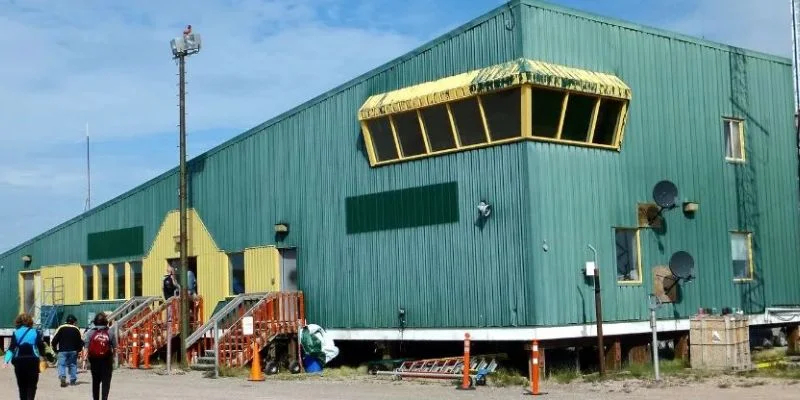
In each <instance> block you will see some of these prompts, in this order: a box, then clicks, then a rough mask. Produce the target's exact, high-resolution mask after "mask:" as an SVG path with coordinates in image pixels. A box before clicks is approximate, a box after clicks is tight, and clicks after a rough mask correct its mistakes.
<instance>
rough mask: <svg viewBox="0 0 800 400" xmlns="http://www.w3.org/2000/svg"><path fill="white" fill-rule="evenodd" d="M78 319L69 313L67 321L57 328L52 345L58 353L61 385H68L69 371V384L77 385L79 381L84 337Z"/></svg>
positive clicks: (51, 341)
mask: <svg viewBox="0 0 800 400" xmlns="http://www.w3.org/2000/svg"><path fill="white" fill-rule="evenodd" d="M77 322H78V319H77V318H75V316H74V315H68V316H67V321H66V323H65V324H64V325H61V326H59V327H58V329H56V333H55V335H53V339H51V340H50V345H51V346H52V347H53V350H55V351H56V353H57V354H58V377H59V379H60V380H61V387H66V386H67V372H69V384H70V385H75V384H76V383H77V382H78V353H80V351H81V350H83V337H82V336H81V330H80V328H78V326H77V325H76V323H77Z"/></svg>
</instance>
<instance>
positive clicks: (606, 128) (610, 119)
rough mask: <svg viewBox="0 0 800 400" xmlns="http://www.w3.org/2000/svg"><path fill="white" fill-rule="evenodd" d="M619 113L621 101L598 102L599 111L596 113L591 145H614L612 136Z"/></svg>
mask: <svg viewBox="0 0 800 400" xmlns="http://www.w3.org/2000/svg"><path fill="white" fill-rule="evenodd" d="M620 112H622V102H621V101H618V100H610V99H602V100H600V110H598V112H597V123H596V124H595V128H594V137H593V138H592V143H596V144H608V145H612V144H614V134H615V133H616V129H617V120H619V115H620Z"/></svg>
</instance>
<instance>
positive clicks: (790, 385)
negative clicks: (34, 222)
mask: <svg viewBox="0 0 800 400" xmlns="http://www.w3.org/2000/svg"><path fill="white" fill-rule="evenodd" d="M90 379H91V378H90V375H89V374H88V373H81V374H80V375H79V377H78V381H79V385H77V386H75V387H68V388H63V389H62V388H61V387H59V384H58V379H57V377H56V371H55V370H54V369H48V370H47V371H45V372H44V373H43V374H42V375H41V378H40V383H39V391H38V393H37V398H40V399H59V400H73V399H81V400H84V399H87V398H91V385H90ZM797 383H798V381H787V380H772V379H760V378H735V377H726V376H723V377H716V378H710V379H708V380H705V381H703V382H696V381H688V380H680V379H670V380H668V381H665V382H664V383H659V384H656V383H652V382H647V381H636V380H630V381H607V382H602V383H573V384H569V385H558V384H555V383H552V382H546V383H544V384H543V385H542V390H543V391H546V392H547V394H546V395H544V396H541V397H539V398H542V399H580V400H594V399H598V400H599V399H603V400H615V399H647V400H662V399H663V400H675V399H703V400H712V399H720V400H722V399H724V400H733V399H769V400H784V399H786V400H789V399H792V400H796V399H798V398H800V395H798V393H800V384H797ZM0 388H3V392H4V393H3V395H2V396H0V397H2V398H4V399H14V398H17V397H16V396H17V391H16V382H15V381H14V372H13V369H12V368H8V369H0ZM522 392H523V390H522V388H517V387H512V388H494V387H485V386H484V387H478V388H477V390H475V391H457V390H455V389H454V388H453V386H451V385H449V384H446V383H444V382H441V381H420V380H416V381H408V380H406V381H402V382H393V381H391V380H389V379H388V378H383V377H381V378H376V377H372V376H358V377H352V378H340V379H334V378H330V377H318V376H313V377H305V378H304V379H301V380H296V379H292V380H281V379H276V378H275V377H268V378H267V381H266V382H248V381H247V379H246V377H243V378H221V379H219V380H214V379H207V378H204V377H203V376H202V374H200V373H197V372H190V373H186V374H182V375H172V376H166V375H163V374H158V373H157V372H156V371H155V370H154V371H141V370H127V369H121V370H117V371H115V374H114V378H113V381H112V386H111V398H112V399H131V400H133V399H135V400H160V399H169V400H177V399H192V400H195V399H196V400H200V399H208V400H216V399H220V400H222V399H226V400H227V399H236V400H250V399H292V400H303V399H308V400H323V399H356V400H357V399H379V398H380V399H413V400H423V399H425V400H427V399H484V400H492V399H531V398H532V397H530V396H523V395H522Z"/></svg>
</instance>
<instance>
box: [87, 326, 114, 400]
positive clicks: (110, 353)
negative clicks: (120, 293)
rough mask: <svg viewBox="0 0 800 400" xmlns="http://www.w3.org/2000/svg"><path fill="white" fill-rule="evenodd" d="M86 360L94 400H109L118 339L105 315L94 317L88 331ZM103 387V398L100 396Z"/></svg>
mask: <svg viewBox="0 0 800 400" xmlns="http://www.w3.org/2000/svg"><path fill="white" fill-rule="evenodd" d="M83 341H84V343H85V344H86V345H85V346H86V358H87V359H88V360H89V365H90V366H89V368H90V370H91V371H92V397H93V398H94V400H101V399H102V400H108V392H109V391H110V390H111V375H112V373H113V372H114V362H113V361H114V351H115V350H116V348H117V338H116V337H115V336H114V333H113V332H112V331H111V330H110V329H109V327H108V319H107V317H106V315H105V314H104V313H99V314H97V315H96V316H95V317H94V326H93V327H92V328H91V329H89V330H88V331H86V335H85V337H84V340H83ZM101 387H102V397H101V396H100V393H101V390H100V389H101Z"/></svg>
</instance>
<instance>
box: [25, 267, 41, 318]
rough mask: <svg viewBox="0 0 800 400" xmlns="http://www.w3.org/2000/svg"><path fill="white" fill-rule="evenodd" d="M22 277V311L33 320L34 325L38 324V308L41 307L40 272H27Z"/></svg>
mask: <svg viewBox="0 0 800 400" xmlns="http://www.w3.org/2000/svg"><path fill="white" fill-rule="evenodd" d="M21 275H22V311H23V312H25V313H27V314H28V315H30V316H31V317H32V318H33V322H34V323H35V324H39V322H40V319H39V308H40V307H41V306H42V299H41V296H40V293H41V284H42V282H41V281H42V274H41V273H40V272H38V271H37V272H27V273H23V274H21Z"/></svg>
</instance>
